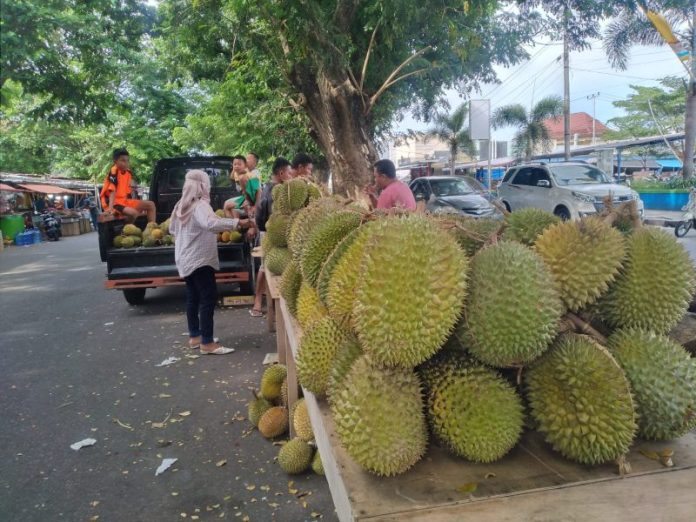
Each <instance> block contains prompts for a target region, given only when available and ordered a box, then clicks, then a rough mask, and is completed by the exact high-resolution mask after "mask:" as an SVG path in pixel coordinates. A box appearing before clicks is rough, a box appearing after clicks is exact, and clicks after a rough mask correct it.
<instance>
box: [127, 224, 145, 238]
mask: <svg viewBox="0 0 696 522" xmlns="http://www.w3.org/2000/svg"><path fill="white" fill-rule="evenodd" d="M123 234H124V235H126V236H142V235H143V231H142V230H140V229H139V228H138V227H137V226H135V225H131V224H128V225H125V226H124V227H123Z"/></svg>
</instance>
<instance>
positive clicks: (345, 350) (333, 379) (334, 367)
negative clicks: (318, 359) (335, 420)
mask: <svg viewBox="0 0 696 522" xmlns="http://www.w3.org/2000/svg"><path fill="white" fill-rule="evenodd" d="M362 354H363V351H362V348H360V343H359V342H358V340H357V339H356V338H355V337H354V336H352V335H346V336H345V337H344V338H343V340H342V342H341V344H340V345H339V346H338V348H337V350H336V355H335V356H334V358H333V362H332V363H331V371H330V372H329V380H328V382H327V389H326V391H327V393H326V394H327V396H328V398H329V402H331V396H332V395H333V394H334V393H336V392H337V391H338V390H339V389H340V387H341V385H342V384H343V381H344V380H345V378H346V375H348V372H349V371H350V368H351V367H352V366H353V363H354V362H355V361H356V360H357V359H358V357H360V356H361V355H362Z"/></svg>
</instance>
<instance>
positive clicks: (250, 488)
mask: <svg viewBox="0 0 696 522" xmlns="http://www.w3.org/2000/svg"><path fill="white" fill-rule="evenodd" d="M246 488H247V491H254V490H255V489H256V486H254V485H253V484H250V485H248V486H247V487H246Z"/></svg>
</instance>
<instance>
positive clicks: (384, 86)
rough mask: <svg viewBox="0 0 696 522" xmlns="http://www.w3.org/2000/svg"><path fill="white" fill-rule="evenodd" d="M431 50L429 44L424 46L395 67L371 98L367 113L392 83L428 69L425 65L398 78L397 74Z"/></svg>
mask: <svg viewBox="0 0 696 522" xmlns="http://www.w3.org/2000/svg"><path fill="white" fill-rule="evenodd" d="M429 50H430V46H429V45H428V46H427V47H424V48H423V49H421V50H420V51H418V52H416V53H414V54H412V55H411V56H409V57H408V58H406V59H405V60H404V61H403V62H402V63H401V65H399V66H398V67H397V68H396V69H394V70H393V71H392V73H391V74H390V75H389V76H388V77H387V79H386V80H384V83H383V84H382V86H381V87H380V88H379V89H378V90H377V92H376V93H375V94H374V95H373V96H372V97H371V98H370V103H369V105H368V107H367V114H369V113H370V111H371V110H372V107H373V106H374V104H375V102H376V101H377V99H378V98H379V97H380V96H381V95H382V94H384V91H386V90H387V89H388V88H389V87H391V86H392V85H394V84H395V83H396V82H398V81H400V80H403V79H404V78H407V77H409V76H412V75H414V74H417V73H420V72H423V71H425V70H427V68H425V67H424V68H422V69H418V70H416V71H412V72H410V73H407V74H404V75H402V76H400V77H398V78H396V75H397V74H399V72H400V71H401V70H402V69H403V68H404V67H406V66H407V65H408V64H409V63H411V62H412V61H413V60H415V59H416V58H418V57H419V56H422V55H423V54H425V53H426V52H428V51H429ZM394 78H396V79H394Z"/></svg>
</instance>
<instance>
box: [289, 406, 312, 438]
mask: <svg viewBox="0 0 696 522" xmlns="http://www.w3.org/2000/svg"><path fill="white" fill-rule="evenodd" d="M292 426H293V428H295V435H297V437H298V438H299V439H302V440H304V441H306V442H309V441H310V440H314V430H312V422H311V421H310V420H309V412H308V411H307V403H306V402H305V400H304V399H299V400H298V401H297V403H296V406H295V408H294V409H293V414H292Z"/></svg>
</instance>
